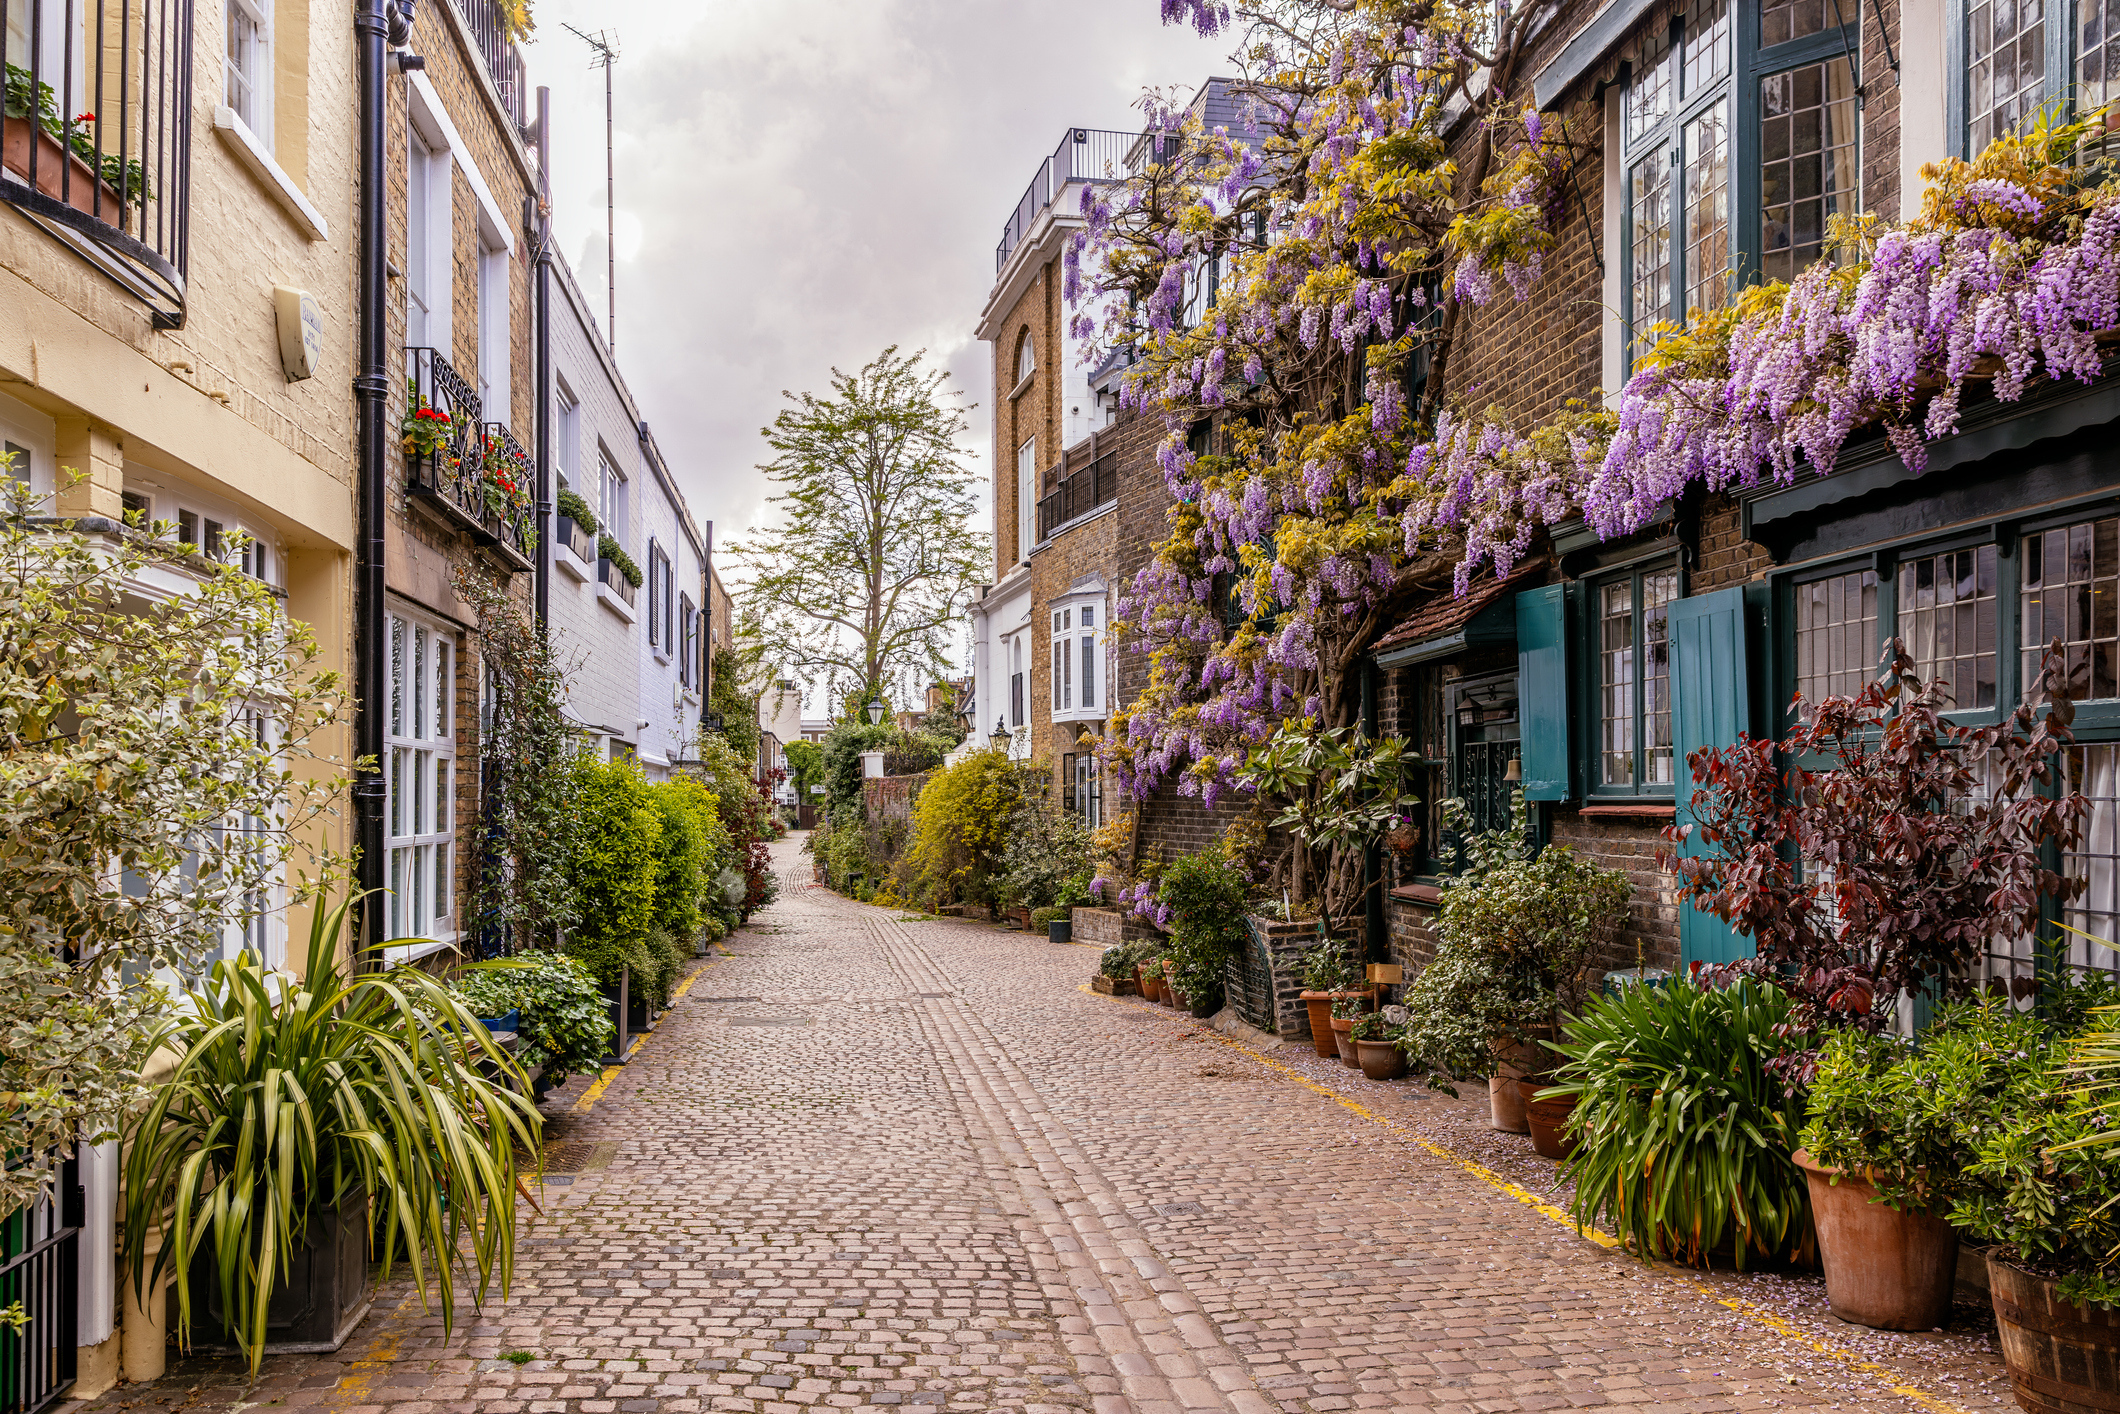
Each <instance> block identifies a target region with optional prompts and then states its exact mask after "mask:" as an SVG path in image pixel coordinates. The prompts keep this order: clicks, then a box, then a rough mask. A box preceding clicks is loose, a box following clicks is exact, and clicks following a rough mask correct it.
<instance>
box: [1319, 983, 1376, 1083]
mask: <svg viewBox="0 0 2120 1414" xmlns="http://www.w3.org/2000/svg"><path fill="white" fill-rule="evenodd" d="M1368 1011H1369V998H1368V996H1367V995H1366V994H1361V995H1356V996H1351V997H1342V998H1340V1000H1338V1001H1336V1002H1334V1003H1333V1004H1332V1020H1331V1021H1330V1022H1329V1023H1328V1024H1329V1025H1330V1026H1331V1027H1332V1049H1333V1052H1334V1054H1336V1055H1337V1056H1339V1058H1340V1064H1341V1065H1344V1066H1346V1067H1347V1068H1348V1069H1349V1070H1360V1069H1361V1068H1362V1057H1361V1054H1360V1053H1359V1052H1357V1051H1356V1050H1355V1048H1354V1024H1355V1022H1356V1021H1358V1020H1360V1019H1361V1018H1362V1017H1363V1016H1364V1015H1366V1014H1368Z"/></svg>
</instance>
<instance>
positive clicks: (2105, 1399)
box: [1987, 1257, 2120, 1414]
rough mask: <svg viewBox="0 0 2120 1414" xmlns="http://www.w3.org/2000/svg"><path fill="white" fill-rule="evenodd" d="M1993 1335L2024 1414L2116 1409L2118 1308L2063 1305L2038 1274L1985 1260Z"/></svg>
mask: <svg viewBox="0 0 2120 1414" xmlns="http://www.w3.org/2000/svg"><path fill="white" fill-rule="evenodd" d="M1987 1269H1988V1299H1989V1300H1991V1301H1993V1302H1994V1303H1995V1336H1996V1339H1997V1340H1998V1341H2000V1342H2001V1345H2002V1363H2003V1364H2004V1365H2006V1366H2007V1367H2008V1368H2009V1372H2010V1384H2011V1385H2013V1386H2014V1387H2015V1389H2016V1394H2017V1404H2018V1406H2019V1407H2020V1408H2023V1409H2028V1410H2030V1411H2032V1414H2077V1412H2078V1411H2080V1410H2085V1409H2120V1311H2103V1310H2100V1309H2098V1308H2097V1307H2095V1306H2071V1305H2069V1304H2068V1303H2067V1302H2065V1301H2063V1300H2062V1299H2061V1298H2060V1297H2058V1296H2056V1295H2055V1294H2054V1285H2055V1284H2054V1283H2053V1282H2050V1281H2048V1280H2046V1278H2044V1277H2036V1276H2033V1275H2032V1274H2031V1273H2030V1272H2027V1271H2024V1270H2022V1269H2021V1268H2018V1267H2013V1266H2011V1265H2009V1264H2008V1263H2007V1262H2000V1261H1997V1260H1996V1259H1995V1258H1993V1257H1989V1258H1988V1259H1987Z"/></svg>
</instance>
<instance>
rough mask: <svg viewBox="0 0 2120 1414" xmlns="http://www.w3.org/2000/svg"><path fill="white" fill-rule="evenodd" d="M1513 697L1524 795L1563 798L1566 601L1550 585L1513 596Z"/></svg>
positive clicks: (1569, 758)
mask: <svg viewBox="0 0 2120 1414" xmlns="http://www.w3.org/2000/svg"><path fill="white" fill-rule="evenodd" d="M1516 673H1517V684H1516V700H1517V715H1518V720H1519V722H1520V723H1521V727H1520V731H1521V733H1522V738H1523V739H1522V744H1521V746H1520V747H1519V750H1520V751H1521V752H1522V761H1523V777H1524V781H1523V785H1524V799H1526V800H1566V799H1568V797H1569V790H1568V782H1569V763H1570V762H1571V761H1572V760H1573V759H1574V758H1573V756H1572V754H1571V751H1570V743H1569V740H1568V732H1569V723H1570V720H1571V718H1572V715H1573V714H1571V713H1570V712H1569V710H1568V600H1567V591H1566V589H1565V587H1564V586H1562V585H1558V584H1549V585H1547V586H1546V587H1545V588H1543V589H1526V590H1523V591H1521V592H1519V593H1518V594H1517V596H1516Z"/></svg>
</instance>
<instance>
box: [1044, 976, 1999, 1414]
mask: <svg viewBox="0 0 2120 1414" xmlns="http://www.w3.org/2000/svg"><path fill="white" fill-rule="evenodd" d="M1083 990H1085V991H1090V990H1091V989H1089V988H1087V987H1085V988H1084V989H1083ZM1091 995H1093V996H1096V995H1102V994H1101V993H1097V992H1094V991H1091ZM1112 1000H1113V1001H1130V1002H1132V1003H1133V1005H1135V1006H1137V1007H1139V1008H1140V1009H1142V1010H1148V1009H1149V1004H1148V1003H1146V1002H1141V1001H1138V1000H1135V999H1132V998H1126V997H1114V998H1112ZM1205 1032H1206V1035H1207V1036H1208V1038H1209V1039H1210V1040H1215V1041H1219V1042H1221V1043H1222V1044H1223V1045H1225V1046H1227V1047H1229V1048H1230V1049H1231V1050H1233V1051H1240V1052H1242V1053H1243V1054H1245V1055H1247V1056H1250V1057H1251V1058H1252V1059H1253V1060H1255V1061H1257V1062H1258V1063H1259V1064H1260V1065H1263V1066H1265V1067H1266V1068H1267V1069H1268V1070H1272V1071H1277V1072H1279V1073H1280V1074H1282V1075H1285V1076H1287V1077H1288V1078H1289V1079H1290V1080H1293V1081H1295V1082H1296V1083H1297V1084H1298V1085H1301V1086H1302V1087H1303V1088H1304V1089H1306V1090H1310V1091H1313V1092H1314V1093H1316V1094H1319V1095H1323V1096H1324V1097H1325V1098H1326V1099H1328V1100H1330V1101H1332V1102H1333V1103H1334V1104H1336V1105H1338V1106H1340V1108H1342V1109H1344V1110H1348V1111H1350V1112H1352V1113H1354V1114H1357V1115H1360V1116H1361V1117H1362V1118H1363V1119H1366V1120H1368V1121H1369V1122H1370V1123H1371V1124H1374V1125H1378V1126H1380V1127H1381V1128H1384V1129H1387V1130H1389V1131H1390V1132H1391V1133H1393V1134H1395V1135H1397V1136H1399V1137H1400V1138H1402V1139H1405V1140H1407V1141H1408V1142H1409V1143H1412V1144H1415V1145H1418V1146H1419V1147H1420V1148H1422V1149H1424V1150H1426V1151H1427V1152H1429V1153H1431V1154H1433V1155H1435V1156H1436V1157H1437V1158H1439V1159H1442V1160H1444V1161H1445V1162H1447V1163H1450V1164H1453V1165H1455V1166H1456V1167H1458V1168H1460V1169H1462V1170H1463V1171H1464V1172H1466V1173H1468V1174H1470V1175H1472V1176H1473V1177H1474V1178H1476V1179H1478V1180H1479V1181H1480V1182H1482V1183H1484V1184H1487V1185H1488V1186H1489V1187H1492V1188H1496V1189H1499V1190H1500V1191H1501V1192H1503V1193H1506V1194H1508V1195H1509V1196H1510V1197H1511V1198H1514V1199H1516V1201H1517V1202H1519V1203H1522V1204H1523V1205H1524V1206H1525V1207H1527V1208H1529V1209H1531V1210H1532V1211H1533V1212H1535V1213H1537V1214H1539V1215H1540V1216H1541V1217H1544V1218H1548V1219H1550V1220H1552V1221H1554V1222H1557V1223H1563V1224H1565V1225H1567V1226H1568V1227H1571V1228H1575V1230H1576V1231H1577V1232H1578V1233H1579V1234H1580V1235H1582V1236H1583V1237H1587V1238H1589V1239H1590V1240H1591V1241H1592V1242H1595V1243H1596V1244H1597V1245H1598V1246H1600V1247H1610V1248H1618V1247H1620V1246H1621V1245H1622V1244H1621V1242H1620V1240H1619V1239H1618V1238H1617V1237H1614V1236H1613V1235H1612V1234H1611V1233H1609V1232H1604V1231H1602V1230H1600V1229H1598V1228H1594V1227H1578V1226H1577V1224H1576V1221H1575V1219H1574V1218H1572V1217H1570V1216H1569V1215H1568V1211H1567V1210H1566V1209H1565V1208H1562V1207H1559V1206H1558V1205H1556V1204H1553V1203H1550V1202H1548V1201H1546V1200H1545V1199H1544V1198H1541V1197H1539V1196H1538V1195H1537V1194H1536V1193H1533V1192H1531V1191H1530V1190H1529V1189H1527V1188H1524V1187H1522V1186H1521V1185H1519V1184H1515V1183H1511V1182H1510V1181H1509V1180H1508V1179H1506V1178H1503V1177H1502V1176H1501V1175H1500V1174H1498V1173H1496V1172H1495V1171H1494V1170H1493V1169H1490V1168H1488V1167H1487V1166H1486V1165H1484V1164H1479V1163H1474V1162H1473V1161H1472V1160H1471V1159H1468V1158H1466V1157H1465V1156H1464V1155H1462V1154H1459V1153H1457V1152H1455V1151H1454V1150H1451V1149H1447V1148H1445V1147H1444V1146H1443V1145H1441V1144H1438V1143H1436V1142H1435V1141H1434V1140H1433V1139H1429V1138H1427V1137H1425V1136H1424V1135H1421V1134H1418V1133H1416V1132H1415V1131H1413V1130H1411V1129H1409V1128H1407V1127H1406V1126H1405V1125H1403V1124H1401V1123H1399V1122H1398V1121H1397V1120H1395V1119H1392V1118H1390V1117H1388V1116H1386V1115H1380V1114H1378V1113H1377V1112H1376V1111H1375V1110H1372V1109H1370V1108H1369V1107H1368V1106H1367V1105H1365V1104H1363V1103H1362V1102H1361V1101H1359V1100H1354V1099H1350V1098H1349V1097H1347V1096H1345V1095H1342V1094H1340V1093H1339V1092H1338V1091H1336V1090H1333V1089H1331V1088H1330V1087H1328V1086H1324V1085H1320V1084H1319V1083H1318V1082H1317V1081H1315V1080H1312V1079H1311V1078H1310V1077H1309V1076H1307V1075H1305V1074H1303V1072H1301V1071H1300V1070H1297V1069H1295V1068H1294V1067H1292V1066H1287V1065H1283V1064H1282V1063H1281V1062H1279V1061H1277V1060H1274V1059H1273V1058H1271V1057H1270V1056H1267V1055H1264V1054H1262V1053H1261V1052H1259V1051H1255V1050H1253V1049H1252V1048H1251V1047H1250V1046H1247V1045H1245V1044H1244V1043H1243V1042H1242V1041H1239V1040H1238V1039H1237V1038H1236V1037H1234V1036H1230V1035H1227V1034H1225V1033H1223V1032H1220V1031H1217V1030H1215V1029H1214V1028H1213V1027H1207V1028H1205ZM1652 1270H1656V1271H1659V1272H1660V1273H1661V1274H1662V1275H1664V1276H1667V1277H1670V1278H1672V1279H1673V1280H1676V1281H1680V1282H1683V1283H1685V1284H1686V1285H1688V1286H1690V1287H1692V1288H1693V1289H1694V1290H1695V1291H1697V1292H1699V1293H1700V1294H1701V1295H1703V1296H1705V1297H1707V1298H1708V1299H1709V1300H1711V1301H1713V1302H1715V1303H1716V1304H1717V1305H1719V1306H1724V1307H1727V1308H1728V1309H1730V1310H1732V1311H1735V1312H1737V1313H1738V1314H1739V1315H1741V1316H1745V1317H1747V1318H1749V1319H1751V1320H1754V1321H1757V1322H1758V1323H1759V1324H1760V1325H1762V1326H1765V1327H1766V1328H1767V1329H1768V1330H1770V1331H1772V1332H1774V1333H1775V1334H1776V1335H1778V1336H1780V1337H1782V1338H1783V1339H1784V1340H1788V1341H1792V1342H1794V1343H1795V1344H1797V1345H1801V1346H1803V1347H1804V1348H1805V1349H1807V1350H1811V1351H1814V1352H1816V1353H1817V1354H1820V1355H1823V1356H1825V1357H1826V1358H1827V1359H1829V1360H1831V1361H1833V1362H1834V1363H1835V1364H1838V1365H1840V1366H1842V1367H1843V1368H1845V1369H1847V1370H1850V1371H1852V1372H1855V1373H1858V1374H1864V1375H1873V1376H1876V1377H1877V1378H1878V1379H1879V1380H1880V1382H1882V1383H1883V1384H1884V1386H1885V1388H1886V1389H1887V1390H1889V1391H1891V1392H1892V1393H1893V1394H1896V1395H1898V1396H1899V1397H1900V1398H1902V1399H1904V1400H1907V1401H1908V1402H1909V1403H1912V1404H1916V1405H1919V1406H1920V1407H1921V1408H1923V1409H1926V1410H1928V1411H1930V1414H1969V1411H1967V1410H1965V1409H1961V1408H1960V1407H1959V1406H1957V1405H1955V1404H1950V1403H1947V1402H1945V1401H1944V1400H1941V1399H1938V1398H1937V1397H1936V1396H1935V1395H1933V1394H1930V1393H1929V1392H1928V1391H1927V1390H1923V1389H1917V1388H1916V1387H1914V1386H1913V1385H1907V1384H1898V1383H1895V1381H1896V1380H1897V1379H1899V1376H1898V1375H1897V1374H1896V1373H1895V1372H1894V1371H1892V1370H1890V1369H1888V1368H1886V1367H1885V1366H1883V1365H1879V1364H1878V1363H1876V1362H1875V1361H1873V1360H1865V1359H1864V1358H1863V1357H1862V1356H1860V1355H1858V1354H1856V1353H1855V1352H1854V1351H1852V1350H1849V1349H1847V1348H1846V1347H1845V1346H1839V1345H1835V1344H1833V1343H1832V1342H1830V1341H1824V1340H1820V1339H1818V1338H1817V1337H1816V1336H1813V1335H1811V1334H1810V1333H1809V1332H1808V1331H1805V1330H1803V1329H1801V1328H1800V1327H1798V1326H1797V1325H1796V1324H1795V1323H1793V1322H1791V1321H1789V1320H1787V1319H1786V1318H1784V1317H1782V1316H1778V1315H1776V1314H1775V1313H1773V1312H1772V1311H1769V1310H1767V1309H1765V1308H1764V1307H1761V1306H1757V1305H1755V1304H1753V1303H1752V1302H1750V1301H1746V1300H1744V1299H1743V1298H1741V1297H1735V1296H1724V1295H1722V1294H1721V1293H1720V1292H1718V1291H1716V1290H1715V1289H1714V1288H1713V1287H1709V1286H1705V1285H1703V1284H1702V1283H1700V1282H1699V1281H1696V1280H1694V1279H1693V1278H1692V1277H1690V1276H1686V1275H1685V1274H1683V1273H1681V1272H1678V1271H1675V1270H1673V1269H1671V1268H1668V1267H1661V1266H1659V1267H1656V1268H1652Z"/></svg>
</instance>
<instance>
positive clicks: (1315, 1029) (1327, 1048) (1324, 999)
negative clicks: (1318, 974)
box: [1300, 987, 1377, 1056]
mask: <svg viewBox="0 0 2120 1414" xmlns="http://www.w3.org/2000/svg"><path fill="white" fill-rule="evenodd" d="M1300 995H1301V997H1302V1001H1303V1006H1304V1008H1305V1010H1307V1011H1308V1012H1309V1013H1310V1044H1311V1046H1312V1047H1313V1048H1315V1049H1316V1051H1317V1053H1318V1054H1319V1055H1321V1056H1336V1055H1338V1054H1339V1053H1340V1048H1339V1047H1338V1046H1337V1045H1335V1044H1334V1043H1333V1039H1332V1004H1333V1003H1334V1002H1338V1001H1345V1000H1346V999H1347V998H1349V997H1358V998H1360V999H1361V1000H1362V1010H1364V1011H1375V1010H1376V1009H1377V994H1376V988H1374V987H1364V988H1362V989H1361V990H1360V991H1355V992H1303V993H1301V994H1300Z"/></svg>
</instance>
